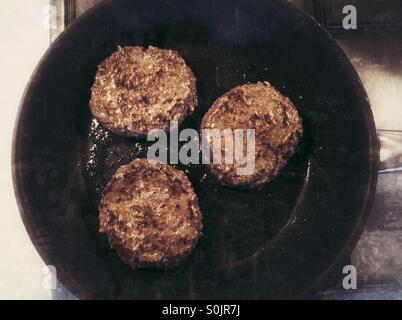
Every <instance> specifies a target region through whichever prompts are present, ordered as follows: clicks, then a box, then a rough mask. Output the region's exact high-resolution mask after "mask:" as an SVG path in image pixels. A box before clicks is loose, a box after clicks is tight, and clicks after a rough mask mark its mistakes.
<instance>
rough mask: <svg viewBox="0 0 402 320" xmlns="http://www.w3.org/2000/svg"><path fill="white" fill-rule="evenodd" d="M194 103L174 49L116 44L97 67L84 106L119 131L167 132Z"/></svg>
mask: <svg viewBox="0 0 402 320" xmlns="http://www.w3.org/2000/svg"><path fill="white" fill-rule="evenodd" d="M196 105H197V96H196V79H195V77H194V75H193V73H192V71H191V69H190V68H189V67H188V66H187V65H186V63H185V61H184V60H183V58H181V57H180V55H179V54H178V53H177V52H176V51H172V50H166V49H159V48H156V47H152V46H150V47H148V48H147V49H145V48H143V47H138V46H136V47H118V49H117V51H115V52H114V53H113V54H112V55H111V56H110V57H108V58H107V59H106V60H105V61H103V62H102V63H101V64H100V65H99V66H98V70H97V73H96V76H95V82H94V84H93V86H92V95H91V100H90V110H91V112H92V115H93V116H94V117H95V118H96V119H97V120H98V121H99V122H100V123H101V124H102V125H103V126H104V127H105V128H106V129H108V130H110V131H112V132H114V133H116V134H119V135H123V136H128V137H140V136H145V135H146V134H147V133H148V132H149V131H150V130H152V129H162V130H165V131H168V129H169V122H170V121H177V122H179V124H180V123H181V122H182V121H183V120H184V119H185V118H186V117H187V116H188V115H190V114H191V113H192V112H193V111H194V109H195V107H196Z"/></svg>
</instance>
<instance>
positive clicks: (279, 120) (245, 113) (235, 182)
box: [201, 82, 303, 188]
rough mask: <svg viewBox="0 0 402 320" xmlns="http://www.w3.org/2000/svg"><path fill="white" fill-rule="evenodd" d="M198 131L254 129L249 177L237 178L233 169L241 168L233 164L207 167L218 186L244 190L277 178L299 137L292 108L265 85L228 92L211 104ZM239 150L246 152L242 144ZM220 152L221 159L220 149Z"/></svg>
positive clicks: (240, 176)
mask: <svg viewBox="0 0 402 320" xmlns="http://www.w3.org/2000/svg"><path fill="white" fill-rule="evenodd" d="M201 128H202V129H207V128H209V129H220V130H223V129H232V130H234V129H244V130H245V129H255V170H254V172H253V173H252V174H250V175H238V174H237V170H236V169H237V168H239V167H244V164H238V163H236V162H235V163H234V164H226V163H222V164H210V165H209V168H210V171H211V173H212V175H213V176H215V178H216V179H217V180H219V181H220V182H221V183H222V184H224V185H229V186H233V187H248V188H260V187H262V186H263V185H264V184H266V183H267V182H269V181H270V180H272V179H273V178H274V177H275V176H277V175H278V174H279V172H280V170H281V169H282V168H283V167H284V166H285V164H286V162H287V159H288V158H289V157H290V156H292V155H293V153H294V151H295V147H296V145H297V144H298V142H299V140H300V138H301V136H302V134H303V127H302V121H301V119H300V117H299V114H298V112H297V110H296V107H295V106H294V104H293V103H292V102H291V101H290V100H289V98H287V97H284V96H283V95H282V94H281V93H280V92H279V91H277V90H276V89H275V88H274V87H273V86H271V85H270V84H269V83H268V82H258V83H255V84H246V85H242V86H238V87H236V88H233V89H231V90H230V91H229V92H227V93H226V94H224V95H223V96H221V97H220V98H218V99H217V100H216V101H215V102H214V103H213V105H212V107H211V108H210V109H209V110H208V112H207V113H206V114H205V116H204V118H203V120H202V122H201ZM222 140H223V139H222ZM222 145H223V146H224V141H222ZM243 148H244V150H246V145H245V140H244V147H243ZM222 149H223V150H222V159H224V151H225V150H224V147H223V148H222ZM234 152H236V149H235V150H234ZM244 153H245V151H244Z"/></svg>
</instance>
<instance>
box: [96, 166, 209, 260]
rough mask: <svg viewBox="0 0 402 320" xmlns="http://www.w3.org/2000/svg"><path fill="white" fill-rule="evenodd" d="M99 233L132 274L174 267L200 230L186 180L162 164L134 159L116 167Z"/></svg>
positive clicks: (195, 203)
mask: <svg viewBox="0 0 402 320" xmlns="http://www.w3.org/2000/svg"><path fill="white" fill-rule="evenodd" d="M99 219H100V232H103V233H106V234H107V236H108V240H109V244H110V246H111V247H112V248H114V249H115V250H116V251H117V253H118V255H119V257H120V258H121V260H122V261H124V262H125V263H127V264H129V265H130V266H131V267H132V268H137V267H158V268H167V267H171V266H175V265H177V264H178V263H179V262H180V261H182V260H183V259H184V258H185V257H186V256H187V255H188V254H189V253H190V251H191V250H192V249H193V248H194V247H195V245H196V242H197V239H198V237H199V236H200V233H201V229H202V221H201V220H202V217H201V211H200V209H199V206H198V199H197V196H196V194H195V193H194V191H193V188H192V186H191V184H190V181H189V180H188V178H187V176H186V175H185V174H184V173H183V172H181V171H179V170H176V169H174V168H173V167H171V166H168V165H166V164H162V163H157V162H152V161H149V160H147V159H137V160H134V161H133V162H131V163H129V164H127V165H124V166H122V167H120V168H119V169H118V170H117V171H116V173H115V175H114V176H113V178H112V179H111V181H110V182H109V184H108V185H107V187H106V188H105V190H104V192H103V196H102V199H101V202H100V205H99Z"/></svg>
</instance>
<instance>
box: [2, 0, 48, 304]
mask: <svg viewBox="0 0 402 320" xmlns="http://www.w3.org/2000/svg"><path fill="white" fill-rule="evenodd" d="M48 3H49V0H34V1H21V0H18V1H15V0H1V1H0V39H1V51H0V90H1V94H0V107H1V115H0V150H1V156H0V161H1V162H0V168H1V169H0V185H1V193H0V203H1V209H0V216H1V219H0V221H1V222H0V226H1V228H0V253H1V257H0V299H32V298H35V299H50V298H51V295H50V291H49V290H46V289H44V288H43V286H42V280H43V277H44V275H43V274H42V272H43V267H44V264H43V262H42V260H41V258H40V257H39V255H38V253H37V252H36V250H35V248H34V247H33V245H32V243H31V241H30V239H29V237H28V235H27V233H26V231H25V228H24V225H23V223H22V221H21V218H20V215H19V212H18V208H17V205H16V202H15V198H14V190H13V184H12V178H11V142H12V135H13V127H14V122H15V116H16V114H17V111H18V106H19V104H20V100H21V97H22V94H23V92H24V90H25V87H26V84H27V83H28V81H29V78H30V76H31V74H32V72H33V70H34V68H35V66H36V64H37V63H38V61H39V59H40V58H41V56H42V55H43V53H44V52H45V50H46V49H47V47H48V46H49V30H47V29H46V28H45V27H44V21H45V19H46V14H45V13H44V8H46V5H48Z"/></svg>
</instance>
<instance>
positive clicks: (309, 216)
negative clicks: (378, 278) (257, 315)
mask: <svg viewBox="0 0 402 320" xmlns="http://www.w3.org/2000/svg"><path fill="white" fill-rule="evenodd" d="M118 45H143V46H147V45H154V46H158V47H163V48H169V49H174V50H177V51H178V52H179V53H180V54H181V55H182V57H183V58H184V59H185V60H186V62H187V63H188V64H189V65H190V67H191V68H192V70H193V72H194V74H195V76H196V77H197V91H198V98H199V107H198V109H197V110H196V112H195V113H194V114H193V115H192V116H191V117H190V118H189V119H187V120H186V121H185V123H184V124H183V125H182V127H183V128H184V127H189V128H195V129H198V128H199V124H200V121H201V119H202V116H203V115H204V114H205V112H206V111H207V110H208V108H209V107H210V106H211V104H212V102H213V101H214V100H215V99H216V98H217V97H219V96H220V95H222V94H223V93H225V92H226V91H227V90H229V89H230V88H232V87H234V86H237V85H239V84H243V83H246V82H256V81H269V82H270V83H272V84H273V85H274V86H275V87H276V88H278V89H279V90H280V91H281V92H282V93H283V94H284V95H286V96H289V97H290V98H291V99H292V101H293V102H294V103H295V105H296V107H297V109H298V111H299V112H300V115H301V116H302V118H303V126H304V130H305V134H304V137H303V140H302V142H301V143H300V145H299V147H298V149H297V152H296V154H295V155H294V156H293V157H292V158H291V159H290V161H289V163H288V165H287V166H286V168H285V169H284V170H283V172H282V173H281V175H280V176H279V177H278V178H276V179H275V180H274V181H273V182H272V183H270V184H268V185H267V186H266V187H264V188H263V189H262V190H259V191H255V190H254V191H250V190H236V189H233V188H228V187H223V186H221V185H220V184H219V183H217V182H216V181H215V180H214V179H213V178H212V177H211V176H210V175H209V173H208V170H207V169H206V168H205V166H202V165H189V166H182V165H180V166H178V168H179V169H181V170H184V171H185V172H186V174H187V175H188V177H189V178H190V180H191V182H192V184H193V186H194V189H195V191H196V192H197V194H198V197H199V201H200V206H201V209H202V212H203V215H204V220H203V222H204V232H203V233H204V234H203V236H202V237H201V238H200V240H199V243H198V245H197V247H196V249H195V250H194V252H193V253H192V254H191V255H190V256H189V257H188V259H187V260H186V261H185V262H184V263H182V264H181V265H180V266H178V267H176V268H174V269H172V270H168V271H160V270H153V269H148V270H135V271H134V270H131V269H130V268H128V267H127V266H125V265H124V264H123V263H122V262H120V260H119V259H118V257H117V256H116V254H115V253H114V252H113V251H111V250H110V249H109V248H108V245H107V241H106V239H105V238H104V236H102V235H100V234H99V233H98V226H99V225H98V217H97V214H98V213H97V203H98V200H99V197H100V194H101V191H102V189H103V187H104V186H105V184H106V183H107V181H108V179H109V178H110V177H111V176H112V174H113V173H114V171H115V170H116V169H117V167H118V166H120V165H122V164H125V163H127V162H129V161H130V160H132V159H134V158H136V157H144V156H146V150H147V145H148V143H147V142H144V141H143V140H136V139H126V138H122V137H119V136H117V135H114V134H112V133H109V132H108V131H106V130H104V129H103V128H101V127H100V126H99V125H98V124H97V123H96V121H94V120H93V119H92V118H91V115H90V112H89V108H88V102H89V97H90V89H91V85H92V83H93V80H94V75H95V72H96V67H97V65H98V64H99V63H100V62H101V61H102V60H103V59H105V58H106V57H107V56H108V55H110V54H111V53H112V52H113V51H114V50H116V48H117V46H118ZM13 153H14V155H13V156H14V160H13V161H14V162H13V174H14V182H15V189H16V195H17V198H18V201H19V205H20V209H21V214H22V217H23V219H24V222H25V224H26V227H27V230H28V231H29V233H30V236H31V238H32V241H33V242H34V244H35V246H36V248H37V249H38V251H39V252H40V254H41V255H42V257H43V258H44V259H45V261H46V262H47V263H48V264H52V265H54V266H56V268H57V271H58V275H59V278H60V280H61V282H62V283H63V284H64V285H65V286H66V287H67V288H68V289H70V290H71V291H72V292H73V293H74V294H76V295H77V296H78V297H81V298H279V297H284V298H291V297H298V296H300V295H303V294H306V293H307V292H311V290H312V289H314V288H316V287H317V286H318V285H319V284H322V281H323V279H324V278H325V276H326V275H327V274H328V272H329V271H330V270H334V267H335V266H337V265H338V264H339V263H341V262H342V258H343V257H345V256H347V254H348V253H349V252H350V251H351V249H352V248H353V245H354V243H355V241H356V240H357V238H358V236H359V235H360V232H361V228H362V226H363V224H364V221H365V217H366V216H367V212H368V209H369V207H370V204H371V198H372V194H373V192H374V189H375V186H376V176H377V175H376V170H377V165H378V145H377V137H376V133H375V127H374V123H373V119H372V114H371V111H370V106H369V103H368V100H367V97H366V94H365V91H364V89H363V87H362V85H361V83H360V80H359V78H358V76H357V74H356V72H355V71H354V69H353V67H352V66H351V64H350V62H349V61H348V60H347V58H346V57H345V55H344V54H343V52H342V51H341V50H340V49H339V48H338V46H337V45H336V43H335V42H334V40H333V39H332V38H331V37H330V36H329V35H328V34H327V33H326V32H325V31H323V30H322V29H321V28H320V27H319V26H318V24H317V23H316V22H315V21H313V20H312V19H311V18H309V17H307V16H306V15H305V14H303V13H302V12H300V11H298V10H296V9H293V8H291V7H290V6H289V5H287V4H285V3H282V2H281V1H258V0H256V1H240V0H236V1H230V2H227V1H222V0H218V1H205V0H204V1H197V0H194V1H185V2H183V1H172V0H170V1H167V0H166V1H164V0H157V1H148V2H143V1H125V0H114V1H105V2H104V3H102V4H101V5H99V6H97V7H96V8H95V9H94V10H91V11H90V12H88V13H87V14H85V15H84V16H82V17H81V18H80V19H78V20H77V21H76V22H75V23H74V24H73V25H72V26H71V27H69V28H68V29H67V30H66V31H65V32H64V34H63V35H62V36H61V37H60V38H59V39H58V40H57V41H56V42H55V43H54V45H53V46H52V47H51V48H50V50H49V51H48V52H47V54H46V55H45V57H44V58H43V60H42V62H41V63H40V65H39V67H38V69H37V70H36V72H35V74H34V76H33V78H32V80H31V83H30V85H29V87H28V89H27V92H26V95H25V97H24V100H23V103H22V106H21V110H20V114H19V120H18V123H17V127H16V131H15V137H14V150H13ZM334 272H339V273H340V272H341V270H335V271H334Z"/></svg>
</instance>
